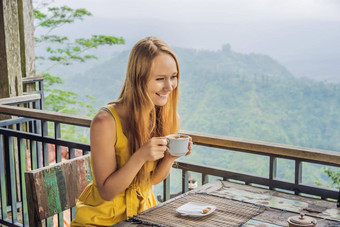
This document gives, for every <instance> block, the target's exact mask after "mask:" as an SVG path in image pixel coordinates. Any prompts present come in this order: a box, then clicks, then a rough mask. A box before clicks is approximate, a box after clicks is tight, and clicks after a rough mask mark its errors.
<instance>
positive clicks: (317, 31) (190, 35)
mask: <svg viewBox="0 0 340 227" xmlns="http://www.w3.org/2000/svg"><path fill="white" fill-rule="evenodd" d="M339 27H340V22H339V21H313V20H287V21H276V20H275V21H271V20H268V21H261V22H259V21H254V22H251V21H249V22H248V23H244V22H242V20H241V21H238V20H235V21H221V22H220V23H203V22H200V23H197V22H192V23H189V22H170V21H167V20H166V18H165V19H164V20H159V19H154V18H144V19H143V18H138V19H137V18H130V19H128V18H115V19H108V18H100V17H91V18H87V19H86V20H84V21H82V22H78V23H74V24H67V25H65V26H62V28H60V30H59V31H58V30H56V32H60V33H62V34H65V35H67V36H69V37H70V38H79V37H90V35H91V34H107V35H114V36H122V37H124V38H125V40H126V45H122V46H117V47H114V48H103V49H100V50H99V51H98V52H97V55H98V56H99V58H100V59H103V58H106V57H107V56H108V55H109V53H110V52H111V50H112V49H114V50H119V51H121V50H124V49H130V48H131V47H132V45H133V44H134V43H135V42H136V41H138V40H139V39H141V38H143V37H146V36H150V35H152V36H157V37H159V38H161V39H164V40H165V41H166V42H167V43H169V44H170V45H171V46H172V47H174V46H178V47H185V48H187V47H188V48H193V49H208V50H218V49H220V48H221V46H222V45H223V44H226V43H230V44H231V45H232V47H233V49H234V50H236V51H237V52H242V53H264V54H266V55H269V56H272V57H274V58H275V59H276V60H278V61H279V62H280V63H281V64H283V65H285V66H286V67H287V68H288V69H289V71H290V72H291V73H292V74H293V75H294V76H296V77H307V78H310V79H313V80H316V81H329V82H334V83H338V82H340V74H339V72H340V64H338V62H339V61H340V45H338V40H339V37H340V29H338V28H339ZM39 31H40V30H39V29H38V30H37V32H39ZM74 31H77V32H74ZM36 35H39V34H38V33H37V34H36ZM80 67H81V68H83V67H84V66H80Z"/></svg>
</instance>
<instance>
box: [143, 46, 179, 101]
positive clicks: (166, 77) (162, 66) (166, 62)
mask: <svg viewBox="0 0 340 227" xmlns="http://www.w3.org/2000/svg"><path fill="white" fill-rule="evenodd" d="M177 80H178V71H177V65H176V61H175V60H174V58H173V57H172V56H171V55H170V54H166V53H160V54H159V55H158V56H157V57H156V58H155V59H154V60H153V63H152V68H151V71H150V79H149V81H148V83H147V89H148V94H149V96H150V98H151V100H152V102H153V104H154V105H156V106H164V105H165V104H166V103H167V101H168V98H169V94H170V93H171V92H172V91H173V90H174V89H175V88H176V87H177Z"/></svg>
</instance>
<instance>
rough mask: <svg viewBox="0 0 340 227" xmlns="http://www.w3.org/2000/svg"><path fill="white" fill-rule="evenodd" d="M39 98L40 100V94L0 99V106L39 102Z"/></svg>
mask: <svg viewBox="0 0 340 227" xmlns="http://www.w3.org/2000/svg"><path fill="white" fill-rule="evenodd" d="M40 98H41V96H40V94H29V95H21V96H15V97H9V98H2V99H0V104H2V105H5V104H18V103H24V102H34V101H37V100H40Z"/></svg>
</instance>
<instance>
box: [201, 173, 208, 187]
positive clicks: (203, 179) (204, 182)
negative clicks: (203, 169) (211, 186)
mask: <svg viewBox="0 0 340 227" xmlns="http://www.w3.org/2000/svg"><path fill="white" fill-rule="evenodd" d="M207 183H209V175H208V174H205V173H202V185H203V184H207Z"/></svg>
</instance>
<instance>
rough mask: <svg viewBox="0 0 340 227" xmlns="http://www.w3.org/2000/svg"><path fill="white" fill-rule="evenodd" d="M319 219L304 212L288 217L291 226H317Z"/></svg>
mask: <svg viewBox="0 0 340 227" xmlns="http://www.w3.org/2000/svg"><path fill="white" fill-rule="evenodd" d="M316 223H317V221H316V220H315V219H314V218H311V217H307V216H305V215H304V214H300V215H298V216H292V217H290V218H288V226H289V227H315V226H316Z"/></svg>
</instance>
